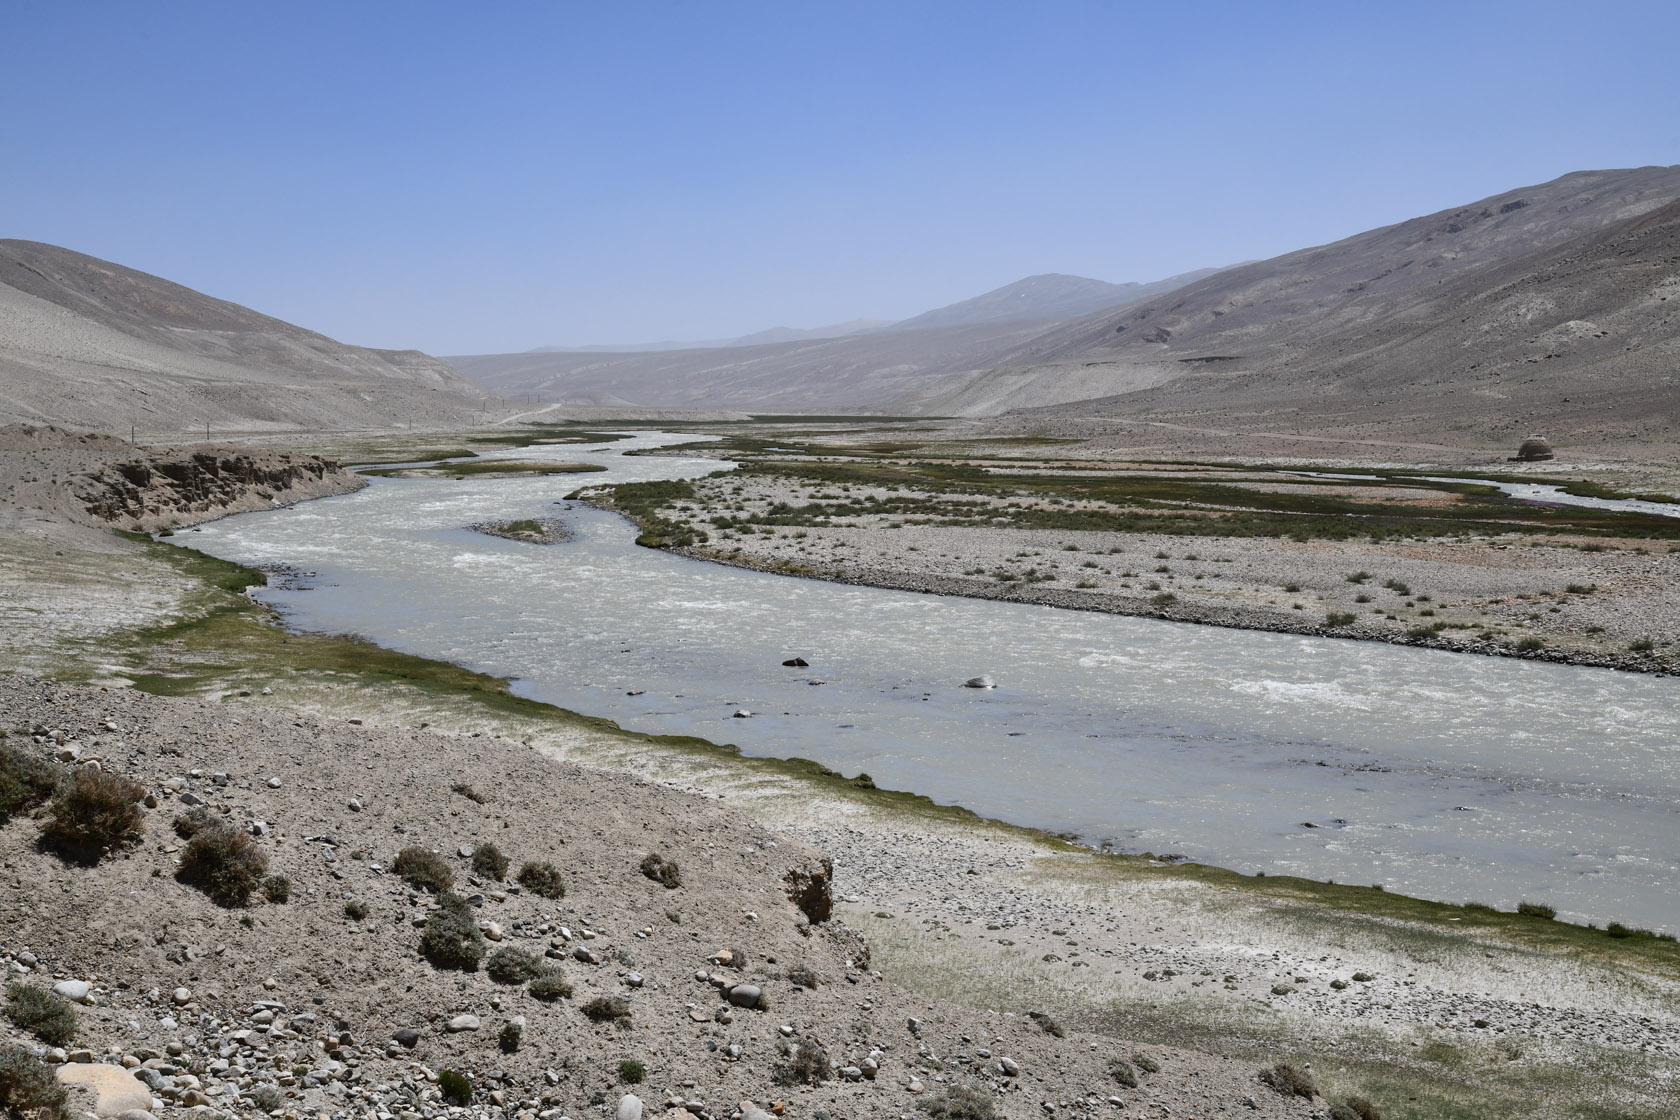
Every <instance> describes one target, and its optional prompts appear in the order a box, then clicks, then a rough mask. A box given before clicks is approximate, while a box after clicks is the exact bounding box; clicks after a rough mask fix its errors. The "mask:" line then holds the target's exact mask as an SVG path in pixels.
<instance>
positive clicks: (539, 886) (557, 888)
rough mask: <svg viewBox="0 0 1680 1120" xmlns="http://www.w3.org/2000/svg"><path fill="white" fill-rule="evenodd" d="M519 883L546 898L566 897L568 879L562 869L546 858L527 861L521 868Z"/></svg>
mask: <svg viewBox="0 0 1680 1120" xmlns="http://www.w3.org/2000/svg"><path fill="white" fill-rule="evenodd" d="M519 885H520V886H522V887H524V888H525V889H526V890H528V891H531V892H532V893H534V894H540V895H542V896H543V897H544V898H565V897H566V881H565V880H564V879H562V878H560V870H559V869H558V868H557V867H555V866H554V865H553V864H552V863H549V862H547V861H546V860H544V861H541V862H527V863H526V864H525V865H524V866H523V867H521V868H520V869H519Z"/></svg>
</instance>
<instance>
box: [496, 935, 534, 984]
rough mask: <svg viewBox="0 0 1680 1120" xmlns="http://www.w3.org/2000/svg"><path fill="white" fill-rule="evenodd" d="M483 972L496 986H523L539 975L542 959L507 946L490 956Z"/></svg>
mask: <svg viewBox="0 0 1680 1120" xmlns="http://www.w3.org/2000/svg"><path fill="white" fill-rule="evenodd" d="M484 971H485V973H486V974H487V975H488V976H489V977H490V979H492V980H494V981H495V982H496V983H498V984H523V983H525V981H527V980H532V979H535V978H536V977H537V976H539V975H541V973H542V958H540V957H538V956H536V955H535V954H534V953H528V952H526V951H525V950H524V949H515V948H514V947H513V946H511V945H509V946H505V947H503V948H501V949H497V950H496V951H495V952H494V953H491V954H490V959H489V960H487V961H485V962H484Z"/></svg>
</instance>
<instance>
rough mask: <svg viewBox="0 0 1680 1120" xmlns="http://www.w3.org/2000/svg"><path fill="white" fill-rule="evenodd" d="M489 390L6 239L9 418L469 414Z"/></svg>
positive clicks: (95, 422)
mask: <svg viewBox="0 0 1680 1120" xmlns="http://www.w3.org/2000/svg"><path fill="white" fill-rule="evenodd" d="M482 396H483V392H482V390H481V389H479V387H478V386H476V385H474V384H473V383H472V382H470V381H468V380H466V379H465V378H464V377H462V376H461V375H460V374H459V373H458V372H456V371H455V370H454V369H453V368H451V367H450V366H449V365H448V364H446V363H444V362H442V361H440V360H438V359H437V358H434V357H432V356H431V355H429V354H424V353H421V352H420V351H418V350H375V349H371V348H368V347H362V346H349V345H346V344H344V343H341V342H337V341H335V340H333V339H331V338H328V337H327V336H325V335H323V334H318V333H316V332H314V331H310V330H306V329H305V328H303V327H299V326H296V325H294V324H292V323H287V322H284V321H282V320H280V319H275V318H272V317H270V316H267V315H263V314H261V313H259V312H256V311H253V310H251V309H250V308H248V307H242V306H240V305H239V304H236V303H230V302H228V301H227V300H221V299H216V298H214V297H212V296H208V295H205V294H204V293H202V292H197V291H194V290H193V289H191V288H187V287H184V286H182V285H180V284H176V283H173V282H172V281H169V280H164V279H162V278H161V277H157V276H152V275H150V274H148V273H144V272H140V271H138V270H136V269H132V268H126V267H124V266H122V265H119V264H113V263H112V262H110V261H104V260H100V259H98V258H97V257H90V256H87V255H86V254H83V253H77V252H75V251H73V250H70V249H64V248H60V247H58V246H56V245H47V244H44V243H42V242H38V241H17V240H0V419H3V420H20V421H29V422H35V423H53V424H62V425H68V426H72V427H81V428H103V429H107V430H118V429H121V430H126V429H127V428H128V427H129V425H130V424H134V425H136V426H137V427H139V428H141V429H142V430H171V429H177V428H187V427H196V426H197V425H200V424H205V423H209V424H211V425H214V426H222V427H224V428H225V427H229V426H242V427H256V428H262V427H287V428H290V427H297V426H314V427H343V426H345V425H346V424H362V425H374V426H385V425H389V424H393V423H396V422H399V421H414V420H437V419H444V418H453V417H459V418H461V419H466V418H468V417H469V416H470V414H471V411H472V410H473V409H474V408H475V407H476V406H477V404H478V403H479V401H480V399H481V398H482Z"/></svg>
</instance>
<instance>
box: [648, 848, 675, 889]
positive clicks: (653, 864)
mask: <svg viewBox="0 0 1680 1120" xmlns="http://www.w3.org/2000/svg"><path fill="white" fill-rule="evenodd" d="M642 874H643V875H646V876H647V877H648V878H649V879H652V880H653V881H654V882H656V883H663V884H664V885H665V888H666V889H667V890H676V889H677V888H678V887H680V886H682V870H681V869H680V868H678V867H677V861H676V860H672V859H666V858H665V857H664V856H662V855H660V854H659V853H657V852H655V853H654V854H653V855H650V856H648V857H647V858H646V859H644V860H642Z"/></svg>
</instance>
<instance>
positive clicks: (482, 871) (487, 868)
mask: <svg viewBox="0 0 1680 1120" xmlns="http://www.w3.org/2000/svg"><path fill="white" fill-rule="evenodd" d="M472 869H473V874H474V875H482V876H483V877H484V878H486V879H503V878H506V877H507V873H508V858H507V857H506V856H504V855H503V854H502V850H501V849H500V848H498V847H496V845H494V844H492V843H490V842H489V841H485V842H484V843H482V844H480V845H479V846H478V847H476V848H474V849H473V854H472Z"/></svg>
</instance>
